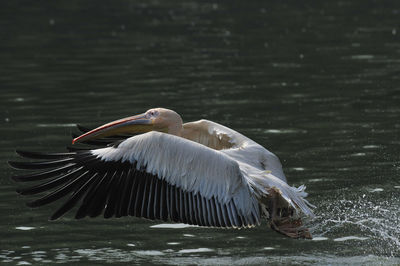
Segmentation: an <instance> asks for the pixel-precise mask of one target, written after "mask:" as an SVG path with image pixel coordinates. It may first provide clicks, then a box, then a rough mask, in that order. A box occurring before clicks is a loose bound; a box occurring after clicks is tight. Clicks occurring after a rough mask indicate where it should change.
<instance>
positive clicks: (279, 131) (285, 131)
mask: <svg viewBox="0 0 400 266" xmlns="http://www.w3.org/2000/svg"><path fill="white" fill-rule="evenodd" d="M263 132H264V133H266V134H293V133H307V130H303V129H290V128H286V129H267V130H264V131H263Z"/></svg>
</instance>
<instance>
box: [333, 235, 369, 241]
mask: <svg viewBox="0 0 400 266" xmlns="http://www.w3.org/2000/svg"><path fill="white" fill-rule="evenodd" d="M367 239H368V237H359V236H345V237H339V238H335V239H333V241H336V242H343V241H349V240H361V241H362V240H367Z"/></svg>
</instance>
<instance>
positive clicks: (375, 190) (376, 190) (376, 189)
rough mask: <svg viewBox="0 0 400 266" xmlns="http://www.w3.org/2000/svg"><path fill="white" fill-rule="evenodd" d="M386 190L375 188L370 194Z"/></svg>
mask: <svg viewBox="0 0 400 266" xmlns="http://www.w3.org/2000/svg"><path fill="white" fill-rule="evenodd" d="M383 190H384V189H383V188H379V187H378V188H374V189H371V190H370V191H369V192H371V193H375V192H382V191H383Z"/></svg>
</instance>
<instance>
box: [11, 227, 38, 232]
mask: <svg viewBox="0 0 400 266" xmlns="http://www.w3.org/2000/svg"><path fill="white" fill-rule="evenodd" d="M15 229H17V230H22V231H29V230H33V229H36V227H32V226H17V227H15Z"/></svg>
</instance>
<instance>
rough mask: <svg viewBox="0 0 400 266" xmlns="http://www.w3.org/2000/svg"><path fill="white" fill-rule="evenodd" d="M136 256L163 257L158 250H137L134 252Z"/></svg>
mask: <svg viewBox="0 0 400 266" xmlns="http://www.w3.org/2000/svg"><path fill="white" fill-rule="evenodd" d="M135 253H136V254H138V255H145V256H163V255H165V254H164V253H163V252H161V251H159V250H137V251H135Z"/></svg>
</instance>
